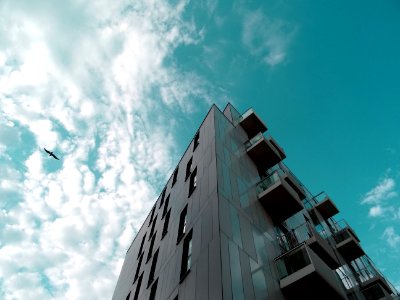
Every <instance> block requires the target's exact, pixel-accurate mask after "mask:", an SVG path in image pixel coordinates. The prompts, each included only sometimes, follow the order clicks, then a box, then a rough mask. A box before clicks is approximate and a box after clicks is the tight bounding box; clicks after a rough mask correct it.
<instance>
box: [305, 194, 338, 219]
mask: <svg viewBox="0 0 400 300" xmlns="http://www.w3.org/2000/svg"><path fill="white" fill-rule="evenodd" d="M310 204H311V205H310V209H309V212H310V215H311V218H312V219H313V221H314V224H319V223H321V220H320V218H321V217H322V220H327V219H329V218H331V217H333V216H334V215H336V214H337V213H339V210H338V208H337V207H336V205H335V203H333V201H332V200H331V198H329V196H328V195H327V194H326V193H324V192H322V193H320V194H318V195H316V196H314V197H313V198H312V199H311V202H310Z"/></svg>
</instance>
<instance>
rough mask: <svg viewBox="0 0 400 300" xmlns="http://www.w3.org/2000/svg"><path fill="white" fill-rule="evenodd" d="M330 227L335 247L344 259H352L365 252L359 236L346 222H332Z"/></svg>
mask: <svg viewBox="0 0 400 300" xmlns="http://www.w3.org/2000/svg"><path fill="white" fill-rule="evenodd" d="M332 229H333V230H334V233H333V234H332V236H333V238H334V240H335V242H336V248H337V249H338V251H339V252H340V254H341V255H342V256H343V258H344V259H345V260H346V261H352V260H354V259H356V258H358V257H360V256H362V255H364V254H365V252H364V250H363V249H362V247H361V246H360V240H359V238H358V237H357V235H356V234H355V232H354V231H353V229H352V228H351V227H350V226H349V225H348V224H347V222H345V221H344V220H341V221H339V222H334V223H333V227H332Z"/></svg>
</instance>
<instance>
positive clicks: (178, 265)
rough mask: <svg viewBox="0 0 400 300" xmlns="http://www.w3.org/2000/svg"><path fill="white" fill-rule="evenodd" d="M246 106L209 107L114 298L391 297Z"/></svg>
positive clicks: (323, 200)
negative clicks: (291, 168)
mask: <svg viewBox="0 0 400 300" xmlns="http://www.w3.org/2000/svg"><path fill="white" fill-rule="evenodd" d="M268 132H269V131H267V127H266V125H265V123H264V122H263V121H262V120H261V119H260V118H259V117H258V116H257V114H256V113H255V112H254V111H253V110H252V109H250V110H248V111H247V112H245V113H244V114H240V113H239V112H237V111H236V109H235V108H234V107H233V106H232V105H230V104H228V105H227V106H226V108H225V109H224V111H223V112H221V111H220V110H219V109H218V108H217V107H216V106H215V105H214V106H212V108H211V109H210V111H209V113H208V114H207V116H206V118H205V119H204V121H203V123H202V124H201V126H200V128H199V130H198V131H197V133H196V134H195V136H194V138H193V140H192V142H191V144H190V145H189V147H188V148H187V150H186V151H185V153H184V155H183V157H182V158H181V160H180V162H179V164H178V166H177V167H176V169H175V171H174V172H173V174H172V176H171V178H170V179H169V181H168V182H167V184H166V185H165V188H164V189H163V191H162V193H161V195H160V197H159V198H158V199H157V201H156V203H155V204H154V207H153V208H152V210H151V212H150V214H149V215H148V216H147V218H146V221H145V223H144V224H143V225H142V228H141V229H140V231H139V232H138V234H137V236H136V237H135V239H134V241H133V242H132V245H131V246H130V248H129V249H128V251H127V253H126V258H125V262H124V264H123V267H122V270H121V273H120V276H119V279H118V282H117V285H116V288H115V291H114V295H113V299H114V300H137V299H150V300H153V299H171V300H176V299H178V298H179V299H190V300H192V299H216V300H217V299H229V300H230V299H234V300H236V299H246V300H247V299H368V300H369V299H397V297H398V295H397V292H396V290H395V289H394V288H393V287H392V286H391V284H390V283H389V282H388V281H387V280H386V279H385V278H384V276H383V275H382V274H381V273H380V272H379V271H378V270H377V269H376V267H375V266H374V265H373V263H372V262H371V260H370V259H369V257H368V256H367V255H366V254H365V252H364V250H363V248H362V247H361V245H360V240H359V239H358V237H357V235H356V233H355V232H354V230H353V229H352V228H351V227H350V226H349V225H348V224H347V223H346V222H345V221H337V220H336V219H335V218H334V216H335V215H336V214H337V213H338V212H339V211H338V209H337V207H336V206H335V204H334V203H333V202H332V200H331V199H330V198H329V196H328V195H327V194H325V193H319V194H317V195H312V194H311V193H310V192H309V191H308V190H307V189H306V188H305V186H304V185H302V183H301V182H300V181H299V180H298V179H297V178H296V176H295V175H294V174H293V173H292V172H291V171H290V170H289V169H288V168H287V167H286V166H285V164H284V163H283V160H284V158H285V157H286V155H285V152H284V151H283V149H282V148H281V147H280V146H279V144H278V143H277V142H276V141H275V140H274V139H273V138H272V137H271V136H270V135H269V133H268Z"/></svg>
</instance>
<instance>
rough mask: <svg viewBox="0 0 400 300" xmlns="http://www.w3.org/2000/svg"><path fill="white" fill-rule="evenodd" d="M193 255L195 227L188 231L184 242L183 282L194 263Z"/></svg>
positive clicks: (181, 278) (182, 260)
mask: <svg viewBox="0 0 400 300" xmlns="http://www.w3.org/2000/svg"><path fill="white" fill-rule="evenodd" d="M192 256H193V229H191V230H190V231H189V232H188V233H187V235H186V237H185V239H184V242H183V251H182V259H181V272H180V282H182V281H183V280H184V279H185V278H186V276H187V275H188V274H189V273H190V270H191V268H192V265H193V262H192Z"/></svg>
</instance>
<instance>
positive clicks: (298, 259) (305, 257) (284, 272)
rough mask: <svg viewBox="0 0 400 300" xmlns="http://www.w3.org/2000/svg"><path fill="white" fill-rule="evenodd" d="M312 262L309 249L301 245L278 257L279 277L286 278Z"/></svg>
mask: <svg viewBox="0 0 400 300" xmlns="http://www.w3.org/2000/svg"><path fill="white" fill-rule="evenodd" d="M309 264H311V259H310V255H309V253H308V249H307V247H305V246H300V247H297V248H294V249H292V251H290V252H287V253H285V254H284V255H282V256H280V257H278V258H277V259H276V267H277V270H278V276H279V279H282V278H285V277H287V276H289V275H291V274H293V273H295V272H297V271H299V270H301V269H302V268H304V267H305V266H308V265H309Z"/></svg>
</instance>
